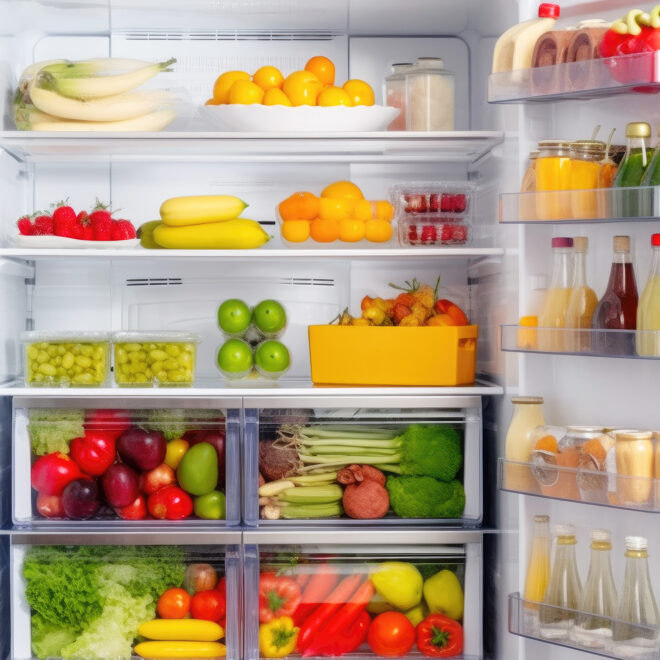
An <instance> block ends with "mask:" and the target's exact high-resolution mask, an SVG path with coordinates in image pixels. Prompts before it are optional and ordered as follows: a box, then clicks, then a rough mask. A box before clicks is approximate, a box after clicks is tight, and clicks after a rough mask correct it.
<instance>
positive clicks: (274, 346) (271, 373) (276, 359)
mask: <svg viewBox="0 0 660 660" xmlns="http://www.w3.org/2000/svg"><path fill="white" fill-rule="evenodd" d="M254 361H255V363H256V365H257V371H258V372H259V373H260V374H261V375H262V376H266V377H270V378H273V377H277V376H281V375H282V374H283V373H284V372H285V371H286V370H287V369H288V368H289V364H290V363H291V359H290V357H289V351H288V350H287V347H286V346H285V345H284V344H282V343H281V342H279V341H274V340H272V339H268V340H266V341H264V342H262V343H261V344H259V346H257V350H256V351H255V354H254Z"/></svg>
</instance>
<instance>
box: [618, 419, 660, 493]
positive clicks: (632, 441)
mask: <svg viewBox="0 0 660 660" xmlns="http://www.w3.org/2000/svg"><path fill="white" fill-rule="evenodd" d="M615 437H616V444H615V446H614V449H615V456H616V474H617V480H616V492H617V495H618V497H619V500H620V502H621V503H622V504H631V505H635V506H639V505H640V504H646V503H647V502H648V501H649V498H650V497H651V491H652V487H653V471H654V460H653V433H652V432H651V431H619V432H618V433H617V434H616V436H615Z"/></svg>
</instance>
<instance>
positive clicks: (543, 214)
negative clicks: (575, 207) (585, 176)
mask: <svg viewBox="0 0 660 660" xmlns="http://www.w3.org/2000/svg"><path fill="white" fill-rule="evenodd" d="M570 149H571V143H570V142H563V141H561V140H543V141H542V142H539V157H538V158H537V160H536V190H537V195H536V218H537V220H565V219H568V218H571V217H572V210H571V193H570V190H571V158H570ZM555 190H556V191H561V192H549V191H555Z"/></svg>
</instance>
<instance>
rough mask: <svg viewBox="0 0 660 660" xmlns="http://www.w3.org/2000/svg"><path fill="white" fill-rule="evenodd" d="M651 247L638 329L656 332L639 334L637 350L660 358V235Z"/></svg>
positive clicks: (638, 311)
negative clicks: (649, 269)
mask: <svg viewBox="0 0 660 660" xmlns="http://www.w3.org/2000/svg"><path fill="white" fill-rule="evenodd" d="M658 149H659V150H660V147H658ZM651 247H652V248H653V263H652V264H651V272H650V273H649V279H648V282H647V283H646V286H645V287H644V292H643V293H642V297H641V298H640V299H639V305H637V329H638V330H654V331H655V332H638V333H637V336H636V348H637V354H638V355H648V356H655V357H660V234H653V235H652V236H651Z"/></svg>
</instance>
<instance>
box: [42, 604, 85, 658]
mask: <svg viewBox="0 0 660 660" xmlns="http://www.w3.org/2000/svg"><path fill="white" fill-rule="evenodd" d="M75 639H76V633H75V632H74V631H73V630H71V629H70V628H59V627H58V626H54V625H53V624H52V623H48V622H46V621H44V620H43V619H42V618H41V617H40V616H39V615H37V614H35V615H34V616H33V617H32V652H33V653H34V655H36V656H37V657H38V658H58V657H60V655H61V653H62V649H63V648H64V647H65V646H66V645H67V644H71V643H72V642H73V641H75Z"/></svg>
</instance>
